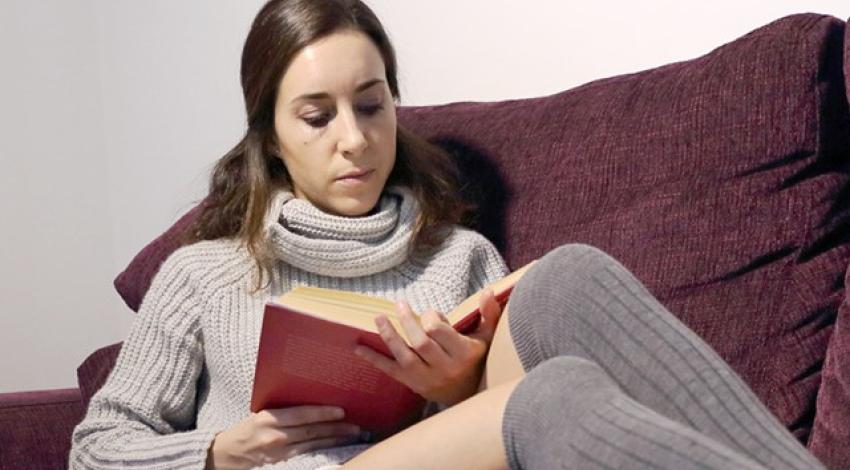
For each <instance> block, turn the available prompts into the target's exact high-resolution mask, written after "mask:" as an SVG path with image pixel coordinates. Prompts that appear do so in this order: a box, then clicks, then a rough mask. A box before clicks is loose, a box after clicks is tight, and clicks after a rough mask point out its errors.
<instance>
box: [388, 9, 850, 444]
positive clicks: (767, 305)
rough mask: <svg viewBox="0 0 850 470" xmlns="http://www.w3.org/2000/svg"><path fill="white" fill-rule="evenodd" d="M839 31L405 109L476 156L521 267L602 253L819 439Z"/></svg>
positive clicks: (490, 222)
mask: <svg viewBox="0 0 850 470" xmlns="http://www.w3.org/2000/svg"><path fill="white" fill-rule="evenodd" d="M843 37H844V23H843V22H842V21H840V20H837V19H835V18H831V17H824V16H819V15H797V16H792V17H788V18H784V19H781V20H779V21H776V22H774V23H772V24H770V25H768V26H765V27H763V28H761V29H758V30H756V31H754V32H752V33H750V34H748V35H746V36H744V37H742V38H740V39H738V40H736V41H734V42H732V43H730V44H727V45H724V46H722V47H720V48H718V49H716V50H714V51H712V52H711V53H709V54H707V55H705V56H703V57H700V58H697V59H695V60H691V61H687V62H681V63H675V64H671V65H667V66H664V67H660V68H657V69H654V70H648V71H644V72H641V73H636V74H632V75H626V76H620V77H614V78H610V79H606V80H600V81H596V82H592V83H588V84H586V85H584V86H581V87H579V88H576V89H573V90H569V91H566V92H563V93H560V94H557V95H554V96H549V97H543V98H537V99H526V100H515V101H507V102H499V103H455V104H450V105H446V106H436V107H422V108H408V109H405V110H403V111H402V113H401V114H400V116H401V120H402V122H403V123H404V124H405V125H406V126H408V127H409V128H412V129H413V130H414V131H416V132H417V133H419V134H422V135H424V136H426V137H427V138H429V139H431V140H432V141H436V142H439V143H440V144H441V145H443V146H445V147H446V148H447V149H449V150H451V151H452V152H454V153H455V154H456V155H457V157H458V158H459V159H460V160H461V161H462V162H463V164H464V166H465V168H466V172H465V174H466V175H467V184H468V188H469V189H468V192H469V194H471V195H473V196H474V197H476V198H478V199H480V200H481V201H482V203H483V206H482V211H481V213H480V220H479V221H478V228H479V229H480V230H481V231H482V232H484V233H485V234H486V235H487V236H488V237H490V238H491V239H492V240H494V241H495V242H496V243H497V245H498V246H499V247H500V248H501V249H502V251H503V253H504V254H505V256H506V258H507V260H508V261H509V264H510V265H511V266H512V267H516V266H520V265H522V264H523V263H525V262H526V261H528V260H529V259H532V258H536V257H539V256H541V255H542V254H544V253H545V252H546V251H548V250H550V249H551V248H553V247H555V246H557V245H560V244H563V243H566V242H582V243H588V244H592V245H596V246H598V247H600V248H602V249H604V250H605V251H607V252H609V253H610V254H612V255H613V256H615V257H616V258H618V259H619V260H621V261H622V262H623V263H624V264H625V265H626V266H627V267H628V268H630V269H631V270H632V271H633V272H634V273H635V274H636V275H637V277H638V278H639V279H641V280H643V281H644V282H645V283H646V284H647V286H648V287H649V288H650V290H651V291H652V292H653V293H654V294H655V295H656V296H657V297H658V298H659V299H660V300H661V301H662V302H663V303H664V304H665V305H666V306H667V307H668V308H669V309H670V310H671V311H673V312H674V313H675V314H676V315H677V316H679V317H680V318H682V319H683V320H684V321H685V322H686V323H687V324H688V325H690V326H691V327H692V328H693V329H694V330H696V331H697V332H698V333H699V334H700V335H702V336H703V337H705V338H706V339H707V340H708V341H709V342H710V343H711V344H712V345H713V346H715V348H716V349H717V350H718V352H719V353H720V354H721V355H722V356H723V357H724V358H725V359H727V360H728V361H729V362H730V363H731V364H732V365H733V367H734V368H735V369H736V370H737V371H738V372H739V373H740V374H741V375H742V376H743V377H744V378H745V379H746V380H747V381H748V382H749V383H750V384H752V386H753V388H754V389H755V391H756V393H757V394H758V395H759V397H760V398H761V399H762V400H764V402H765V403H767V405H768V406H769V407H770V408H771V409H772V410H773V411H774V412H775V413H776V414H777V415H778V416H779V418H780V419H781V420H782V422H783V423H785V424H786V425H787V426H789V427H790V428H791V429H792V430H793V431H794V432H795V433H797V435H798V436H800V437H801V438H803V439H805V438H806V437H807V435H808V433H809V430H810V427H811V424H812V419H813V416H814V403H815V397H816V394H817V390H818V386H819V383H820V377H819V371H820V367H821V364H822V361H823V358H824V352H825V349H826V347H827V343H828V339H829V335H830V331H831V324H832V322H833V320H834V317H835V312H836V308H837V306H838V303H839V299H840V297H841V294H842V289H843V272H844V269H845V268H846V266H847V263H848V260H850V250H848V244H847V242H848V235H850V217H848V203H850V198H848V196H850V186H848V185H849V184H850V178H848V171H847V169H848V162H850V155H848V135H850V132H848V129H850V127H848V116H847V99H846V97H845V89H844V78H843V73H842V52H843V49H842V47H843ZM565 47H568V46H565Z"/></svg>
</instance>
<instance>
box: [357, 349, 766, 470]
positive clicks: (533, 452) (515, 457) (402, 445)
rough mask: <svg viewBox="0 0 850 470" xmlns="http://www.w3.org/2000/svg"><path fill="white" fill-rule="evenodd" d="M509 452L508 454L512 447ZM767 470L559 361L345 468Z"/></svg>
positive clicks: (592, 371) (589, 366)
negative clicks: (733, 469) (729, 469)
mask: <svg viewBox="0 0 850 470" xmlns="http://www.w3.org/2000/svg"><path fill="white" fill-rule="evenodd" d="M506 449H507V450H506ZM509 463H510V468H512V469H534V470H536V469H550V468H588V467H603V468H604V467H608V468H647V467H651V468H665V469H677V470H679V469H683V470H688V469H697V468H699V469H702V470H705V469H725V468H736V469H738V468H740V469H761V470H763V469H764V467H762V466H760V465H759V464H758V463H756V462H754V461H752V460H750V459H749V458H747V457H745V456H743V455H741V454H738V453H736V452H735V451H733V450H731V449H729V448H728V447H726V446H724V445H722V444H720V443H717V442H716V441H714V440H713V439H711V438H708V437H706V436H704V435H702V434H700V433H698V432H696V431H694V430H693V429H690V428H687V427H686V426H683V425H681V424H680V423H677V422H675V421H672V420H670V419H668V418H666V417H664V416H662V415H660V414H658V413H656V412H654V411H652V410H650V409H648V408H646V407H643V406H641V405H640V404H638V403H637V402H635V401H634V400H632V399H630V398H629V397H628V396H626V395H625V394H624V393H623V392H622V391H621V390H620V388H619V387H618V386H617V385H616V384H615V383H614V382H613V380H611V378H610V377H609V376H608V375H607V374H606V373H605V372H604V371H603V370H602V369H601V368H600V367H599V366H598V365H596V364H594V363H591V362H589V361H586V360H584V359H581V358H576V357H571V356H561V357H557V358H554V359H551V360H549V361H546V362H545V363H543V364H541V365H539V366H538V367H536V368H535V369H534V370H532V371H531V372H529V374H528V375H526V376H525V377H524V378H522V380H521V381H520V380H519V379H513V380H509V381H507V382H504V383H501V384H500V385H497V386H495V387H493V388H490V389H488V390H486V391H484V392H482V393H479V394H477V395H475V396H473V397H472V398H470V399H468V400H465V401H463V402H461V403H458V404H457V405H455V406H453V407H451V408H449V409H447V410H445V411H443V412H442V413H439V414H437V415H435V416H432V417H431V418H429V419H427V420H425V421H422V422H420V423H418V424H416V425H414V426H412V427H410V428H408V429H406V430H404V431H402V432H400V433H398V434H396V435H394V436H392V437H390V438H388V439H386V440H385V441H383V442H381V443H379V444H376V445H375V446H374V447H372V448H370V449H368V450H367V451H365V452H364V453H362V454H360V455H358V456H357V457H355V458H354V459H352V460H351V461H349V462H347V463H346V464H345V465H344V466H343V468H346V469H372V468H409V469H443V468H476V469H483V470H488V469H493V470H495V469H505V468H508V465H509Z"/></svg>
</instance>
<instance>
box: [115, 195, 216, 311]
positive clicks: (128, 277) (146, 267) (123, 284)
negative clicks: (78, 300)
mask: <svg viewBox="0 0 850 470" xmlns="http://www.w3.org/2000/svg"><path fill="white" fill-rule="evenodd" d="M200 208H201V205H200V204H199V205H198V206H195V207H194V208H193V209H192V210H190V211H189V212H187V213H185V214H183V216H182V217H180V219H178V220H177V222H175V223H174V225H172V226H171V227H170V228H169V229H168V230H166V231H165V232H164V233H163V234H162V235H160V236H159V237H157V238H156V239H155V240H154V241H152V242H151V243H149V244H148V245H147V246H145V247H144V248H143V249H142V251H140V252H139V254H137V255H136V256H135V257H134V258H133V260H132V261H130V264H129V265H128V266H127V268H126V269H125V270H124V271H123V272H121V274H119V275H118V277H116V278H115V282H114V285H115V289H116V290H117V291H118V293H119V294H121V298H123V299H124V303H126V304H127V306H128V307H130V309H132V310H133V311H134V312H137V311H139V306H140V305H142V299H143V298H144V297H145V292H147V291H148V288H149V287H150V286H151V281H152V280H153V277H154V276H155V275H156V273H157V271H159V266H160V265H161V264H162V262H163V261H165V259H166V258H168V255H170V254H171V252H172V251H174V250H176V249H177V248H179V246H180V243H179V240H180V236H181V235H182V234H183V233H184V232H185V231H186V230H187V229H188V228H189V226H191V225H192V222H194V220H195V218H196V217H197V216H198V214H199V213H200Z"/></svg>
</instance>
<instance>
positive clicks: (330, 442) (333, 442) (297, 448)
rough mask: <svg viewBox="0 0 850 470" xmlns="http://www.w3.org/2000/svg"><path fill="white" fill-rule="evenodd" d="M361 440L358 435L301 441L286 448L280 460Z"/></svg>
mask: <svg viewBox="0 0 850 470" xmlns="http://www.w3.org/2000/svg"><path fill="white" fill-rule="evenodd" d="M358 441H359V437H358V436H346V437H328V438H324V439H315V440H312V441H304V442H299V443H298V444H293V445H291V446H287V447H285V448H284V452H283V456H282V457H281V458H280V459H278V460H284V459H290V458H292V457H295V456H296V455H300V454H305V453H307V452H311V451H314V450H317V449H325V448H329V447H339V446H344V445H349V444H355V443H357V442H358Z"/></svg>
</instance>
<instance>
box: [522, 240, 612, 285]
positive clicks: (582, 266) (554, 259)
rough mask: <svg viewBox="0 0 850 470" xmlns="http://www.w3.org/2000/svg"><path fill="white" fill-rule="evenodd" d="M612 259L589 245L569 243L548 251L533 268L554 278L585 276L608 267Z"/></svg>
mask: <svg viewBox="0 0 850 470" xmlns="http://www.w3.org/2000/svg"><path fill="white" fill-rule="evenodd" d="M613 261H614V259H613V258H612V257H611V256H609V255H608V254H607V253H605V252H604V251H602V250H600V249H599V248H596V247H594V246H590V245H584V244H581V243H569V244H566V245H561V246H559V247H558V248H555V249H554V250H552V251H550V252H549V253H547V254H546V255H544V256H543V257H542V258H540V261H539V262H538V263H537V265H535V266H534V268H536V269H539V270H541V271H543V272H546V273H548V274H549V275H552V276H556V277H560V278H563V277H570V278H573V277H576V276H586V275H588V274H592V273H595V272H597V271H599V270H601V269H604V268H605V267H606V266H608V265H610V264H611V263H612V262H613Z"/></svg>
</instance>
